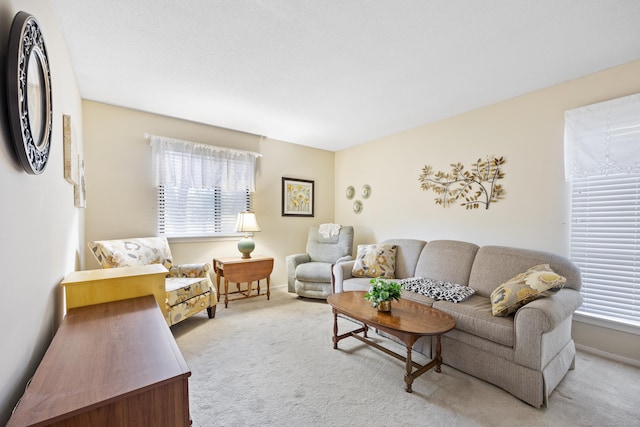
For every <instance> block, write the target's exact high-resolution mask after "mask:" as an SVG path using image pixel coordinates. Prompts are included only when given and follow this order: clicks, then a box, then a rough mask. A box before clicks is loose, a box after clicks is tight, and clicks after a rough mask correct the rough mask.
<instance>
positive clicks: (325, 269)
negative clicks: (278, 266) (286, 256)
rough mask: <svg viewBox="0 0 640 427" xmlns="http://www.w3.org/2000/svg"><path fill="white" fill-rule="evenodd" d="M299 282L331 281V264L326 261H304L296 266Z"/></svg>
mask: <svg viewBox="0 0 640 427" xmlns="http://www.w3.org/2000/svg"><path fill="white" fill-rule="evenodd" d="M296 280H297V281H299V282H324V283H331V264H330V263H327V262H313V261H312V262H305V263H304V264H300V265H299V266H298V267H297V268H296Z"/></svg>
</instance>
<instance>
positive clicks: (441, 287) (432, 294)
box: [398, 277, 476, 303]
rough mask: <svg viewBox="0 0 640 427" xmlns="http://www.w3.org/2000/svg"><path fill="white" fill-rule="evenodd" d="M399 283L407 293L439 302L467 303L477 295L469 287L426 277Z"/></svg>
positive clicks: (404, 280) (403, 280)
mask: <svg viewBox="0 0 640 427" xmlns="http://www.w3.org/2000/svg"><path fill="white" fill-rule="evenodd" d="M398 283H400V284H401V285H402V286H403V288H404V290H406V291H412V292H416V293H418V294H420V295H424V296H427V297H429V298H433V299H434V300H438V301H439V300H445V301H451V302H454V303H458V302H462V301H465V300H466V299H468V298H469V297H470V296H471V295H473V294H475V293H476V291H475V290H474V289H472V288H470V287H468V286H462V285H458V284H456V283H451V282H445V281H442V280H433V279H428V278H426V277H411V278H409V279H402V280H400V281H399V282H398Z"/></svg>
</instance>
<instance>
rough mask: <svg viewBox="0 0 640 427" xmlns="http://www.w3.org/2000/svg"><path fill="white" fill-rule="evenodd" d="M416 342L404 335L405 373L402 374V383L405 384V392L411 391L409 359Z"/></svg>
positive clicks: (410, 364)
mask: <svg viewBox="0 0 640 427" xmlns="http://www.w3.org/2000/svg"><path fill="white" fill-rule="evenodd" d="M415 342H416V339H415V338H414V337H411V336H409V337H406V338H405V339H404V344H405V345H406V346H407V360H406V361H407V373H406V375H405V376H404V383H405V384H406V385H407V387H406V388H405V391H406V392H407V393H411V392H412V391H413V390H412V388H411V385H412V384H413V375H411V371H412V370H413V362H412V361H411V351H412V349H413V344H414V343H415Z"/></svg>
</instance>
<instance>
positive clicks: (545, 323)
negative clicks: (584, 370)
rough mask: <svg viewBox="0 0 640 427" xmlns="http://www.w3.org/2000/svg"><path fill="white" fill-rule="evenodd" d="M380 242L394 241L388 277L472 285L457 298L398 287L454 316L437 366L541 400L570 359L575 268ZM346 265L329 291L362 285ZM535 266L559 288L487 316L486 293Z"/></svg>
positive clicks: (538, 259)
mask: <svg viewBox="0 0 640 427" xmlns="http://www.w3.org/2000/svg"><path fill="white" fill-rule="evenodd" d="M381 243H385V244H391V245H397V249H396V250H397V253H396V262H395V277H396V279H395V280H400V279H406V278H413V277H425V278H430V279H434V280H441V281H448V282H453V283H456V284H460V285H464V286H469V287H471V288H473V289H474V290H475V294H474V295H472V296H471V297H470V298H468V299H467V300H465V301H463V302H459V303H453V302H449V301H444V300H438V301H436V300H434V299H431V298H429V297H426V296H423V295H421V294H419V293H415V292H410V291H403V297H404V298H409V299H412V300H415V301H419V302H421V303H423V304H426V305H429V306H433V307H434V308H437V309H439V310H441V311H444V312H446V313H448V314H450V315H451V316H453V317H454V318H455V320H456V328H455V329H454V330H452V331H450V332H448V333H447V334H445V335H444V336H443V337H442V358H443V363H444V364H446V365H449V366H452V367H454V368H456V369H458V370H461V371H463V372H466V373H468V374H470V375H473V376H475V377H478V378H481V379H483V380H485V381H488V382H490V383H492V384H495V385H496V386H498V387H501V388H503V389H504V390H506V391H508V392H509V393H511V394H513V395H514V396H516V397H518V398H520V399H521V400H523V401H525V402H527V403H528V404H530V405H532V406H535V407H540V406H542V405H545V406H546V405H547V399H548V397H549V395H550V394H551V392H552V391H553V390H554V389H555V388H556V386H557V385H558V384H559V383H560V381H561V380H562V378H564V376H565V374H566V373H567V371H568V370H569V369H573V367H574V363H575V346H574V343H573V340H572V338H571V320H572V315H573V312H574V311H575V310H576V309H577V308H578V307H579V306H580V305H581V304H582V296H581V295H580V286H581V276H580V270H579V269H578V268H577V267H576V265H575V264H574V263H572V262H571V261H570V260H568V259H566V258H564V257H561V256H558V255H554V254H551V253H547V252H541V251H534V250H528V249H519V248H510V247H502V246H484V247H478V246H477V245H475V244H473V243H468V242H460V241H452V240H434V241H431V242H429V243H427V242H426V241H422V240H413V239H393V240H387V241H384V242H381ZM353 264H354V261H351V262H346V263H342V264H336V265H334V266H333V268H332V274H333V277H332V283H333V288H334V291H335V292H343V291H352V290H367V289H368V288H369V280H370V279H369V278H356V277H353V276H352V268H353ZM539 264H548V265H549V266H550V267H551V268H552V269H553V271H555V272H556V273H557V274H559V275H561V276H564V277H565V278H566V283H565V285H564V287H563V288H562V289H560V290H559V291H557V292H555V293H553V294H552V295H551V296H547V297H544V298H540V299H537V300H535V301H532V302H530V303H528V304H526V305H524V306H523V307H522V308H520V309H519V310H518V311H517V312H516V313H515V314H512V315H509V316H507V317H496V316H494V315H493V314H492V306H491V300H490V296H491V293H492V292H493V290H494V289H495V288H496V287H498V286H499V285H500V284H502V283H504V282H506V281H508V280H509V279H511V278H513V277H515V276H517V275H518V274H520V273H523V272H525V271H526V270H527V269H529V268H530V267H532V266H535V265H539ZM434 342H435V340H434ZM431 346H432V342H431V339H430V338H429V337H425V338H421V339H420V340H418V341H417V342H416V345H414V350H416V351H418V352H420V353H423V354H425V355H427V356H429V357H431V352H432V348H431Z"/></svg>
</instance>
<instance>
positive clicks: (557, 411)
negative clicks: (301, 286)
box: [172, 288, 640, 427]
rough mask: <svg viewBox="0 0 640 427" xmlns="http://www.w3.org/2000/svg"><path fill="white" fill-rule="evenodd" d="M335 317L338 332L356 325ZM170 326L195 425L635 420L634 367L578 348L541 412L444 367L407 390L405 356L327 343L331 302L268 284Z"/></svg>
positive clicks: (639, 387) (639, 401) (639, 395)
mask: <svg viewBox="0 0 640 427" xmlns="http://www.w3.org/2000/svg"><path fill="white" fill-rule="evenodd" d="M340 322H341V323H340V327H341V331H340V332H342V331H346V330H347V328H352V327H353V326H354V324H353V323H352V322H350V321H347V320H343V319H341V320H340ZM172 330H173V333H174V336H175V337H176V340H177V342H178V345H179V346H180V349H181V350H182V353H183V355H184V357H185V359H186V361H187V364H188V365H189V367H190V368H191V371H192V376H191V378H190V380H189V388H190V389H189V393H190V402H191V416H192V418H193V425H194V426H196V427H203V426H395V425H398V426H400V425H402V426H512V425H527V426H556V425H558V426H632V425H634V426H637V425H639V423H640V421H639V420H640V369H638V368H635V367H631V366H627V365H624V364H621V363H617V362H612V361H608V360H606V359H603V358H601V357H598V356H594V355H591V354H589V353H584V352H579V353H578V357H577V361H576V369H575V370H573V371H570V372H569V373H568V374H567V376H566V377H565V378H564V380H563V381H562V382H561V383H560V385H559V386H558V388H557V389H556V390H555V392H554V393H553V394H552V395H551V398H550V402H549V407H548V408H542V409H535V408H533V407H531V406H529V405H527V404H526V403H523V402H522V401H520V400H518V399H516V398H515V397H513V396H511V395H510V394H508V393H507V392H505V391H503V390H501V389H499V388H497V387H495V386H493V385H491V384H489V383H486V382H484V381H481V380H479V379H476V378H474V377H471V376H469V375H466V374H464V373H462V372H459V371H456V370H455V369H453V368H450V367H448V366H443V368H442V373H441V374H438V373H436V372H434V371H429V372H427V373H426V374H424V375H423V376H421V377H419V378H418V379H416V380H415V381H414V383H413V393H412V394H409V393H406V392H405V391H404V381H403V372H404V364H403V363H402V362H400V361H399V360H397V359H395V358H392V357H390V356H388V355H386V354H384V353H382V352H380V351H378V350H376V349H374V348H372V347H369V346H366V345H364V344H363V343H361V342H359V341H357V340H355V339H346V340H343V341H341V342H340V343H339V347H340V349H339V350H334V349H333V347H332V342H331V336H332V333H333V316H332V314H331V308H330V306H328V305H327V304H326V303H325V302H324V301H317V300H309V299H299V298H297V297H296V296H295V295H293V294H289V293H287V292H286V288H278V289H275V290H272V295H271V300H270V301H267V300H266V297H260V298H252V299H248V300H242V301H234V302H231V303H230V304H229V307H228V308H226V309H225V308H224V304H220V305H219V306H218V310H217V315H216V318H215V319H212V320H209V319H207V317H206V313H200V314H199V315H197V316H195V317H193V318H191V319H188V320H186V321H184V322H182V323H180V324H178V325H176V326H174V327H173V328H172ZM370 335H371V336H375V334H370ZM379 339H380V342H384V343H385V345H389V346H390V347H395V348H396V350H400V351H402V350H401V347H399V346H396V344H395V343H392V342H390V341H389V340H386V339H384V338H379ZM418 361H419V362H422V361H424V358H422V359H421V360H418Z"/></svg>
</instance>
